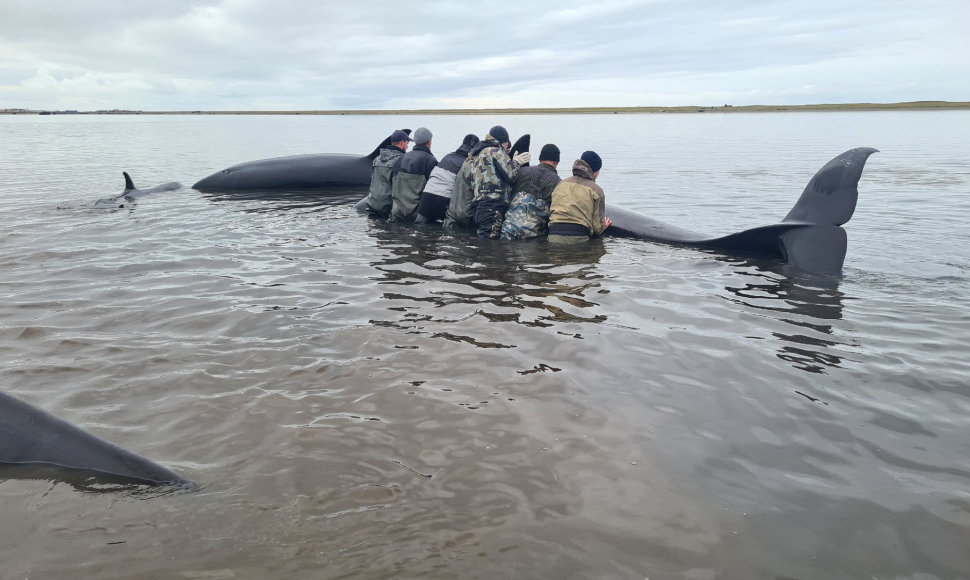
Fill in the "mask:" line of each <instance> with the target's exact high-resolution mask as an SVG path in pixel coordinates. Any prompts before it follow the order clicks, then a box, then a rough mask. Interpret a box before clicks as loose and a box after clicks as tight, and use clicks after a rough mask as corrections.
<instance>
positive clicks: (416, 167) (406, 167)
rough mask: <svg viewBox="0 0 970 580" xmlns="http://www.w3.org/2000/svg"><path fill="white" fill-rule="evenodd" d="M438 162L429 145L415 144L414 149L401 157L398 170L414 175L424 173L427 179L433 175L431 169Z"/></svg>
mask: <svg viewBox="0 0 970 580" xmlns="http://www.w3.org/2000/svg"><path fill="white" fill-rule="evenodd" d="M437 164H438V160H437V159H436V158H435V156H434V155H432V154H431V149H429V148H428V146H427V145H424V144H422V145H415V146H414V149H412V150H410V151H408V152H407V153H405V154H404V157H401V164H400V166H399V167H398V171H401V172H404V173H410V174H412V175H423V176H424V178H425V179H428V178H429V177H431V170H432V169H434V166H435V165H437Z"/></svg>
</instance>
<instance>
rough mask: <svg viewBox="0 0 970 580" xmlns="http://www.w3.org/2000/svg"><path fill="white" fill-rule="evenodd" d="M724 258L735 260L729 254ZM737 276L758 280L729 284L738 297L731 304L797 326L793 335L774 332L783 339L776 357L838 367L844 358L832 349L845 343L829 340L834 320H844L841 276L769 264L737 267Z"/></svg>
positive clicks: (799, 364)
mask: <svg viewBox="0 0 970 580" xmlns="http://www.w3.org/2000/svg"><path fill="white" fill-rule="evenodd" d="M723 260H725V261H735V262H736V260H732V259H730V258H724V259H723ZM739 274H741V275H744V276H746V277H749V278H754V280H752V281H750V282H747V283H745V284H744V285H743V286H727V287H726V288H725V290H727V291H728V292H729V293H730V294H732V295H734V296H735V297H736V298H735V299H734V300H733V302H735V303H736V304H739V305H744V306H747V307H750V308H753V309H756V310H763V311H768V312H771V313H772V314H773V315H774V316H775V317H776V318H777V319H778V320H780V321H782V322H785V323H786V324H789V325H791V326H793V327H795V331H794V332H791V333H784V332H773V333H772V334H773V336H774V337H775V338H777V339H778V340H780V341H782V343H783V344H782V345H781V346H780V348H779V350H778V355H777V356H778V358H780V359H781V360H784V361H787V362H789V363H791V364H792V366H794V367H795V368H797V369H799V370H803V371H806V372H809V373H818V374H825V373H826V369H831V368H840V365H841V363H842V357H841V356H839V355H837V354H834V351H837V349H838V347H839V346H842V345H841V344H840V343H839V342H837V341H835V340H832V339H831V336H832V334H833V326H832V324H831V322H830V321H836V320H840V319H841V318H842V308H843V305H842V299H843V297H844V294H843V293H842V292H841V291H840V290H839V283H840V281H839V278H837V277H834V276H810V275H806V274H801V273H798V272H791V271H788V270H787V269H785V268H783V267H777V266H772V265H770V264H767V265H766V264H761V265H758V267H756V268H754V269H751V268H749V269H739ZM786 343H787V344H786ZM799 394H802V393H799ZM804 396H806V397H808V398H810V399H811V397H809V396H808V395H804Z"/></svg>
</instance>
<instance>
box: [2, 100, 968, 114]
mask: <svg viewBox="0 0 970 580" xmlns="http://www.w3.org/2000/svg"><path fill="white" fill-rule="evenodd" d="M967 108H970V101H903V102H896V103H818V104H804V105H731V104H724V105H713V106H711V105H674V106H666V107H665V106H632V107H609V106H596V107H483V108H455V109H435V108H427V109H303V110H297V109H293V110H286V109H280V110H258V109H256V110H245V109H237V110H219V109H208V110H207V109H193V110H188V109H186V110H157V111H155V110H144V109H120V108H116V109H97V110H92V111H81V110H77V109H25V108H15V107H11V108H5V109H0V114H13V115H16V114H43V113H49V114H78V115H83V114H141V115H411V114H425V115H427V114H434V115H487V114H569V113H573V114H575V113H601V114H609V113H614V114H619V113H694V112H700V113H702V112H706V111H722V112H730V111H736V112H772V111H820V110H897V109H905V110H920V109H922V110H942V109H967Z"/></svg>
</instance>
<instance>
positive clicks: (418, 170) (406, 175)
mask: <svg viewBox="0 0 970 580" xmlns="http://www.w3.org/2000/svg"><path fill="white" fill-rule="evenodd" d="M431 138H432V135H431V131H429V130H428V129H426V128H425V127H420V128H418V130H417V131H415V132H414V148H413V149H411V150H410V151H408V152H407V153H405V154H404V156H403V157H401V163H400V165H399V166H398V170H397V173H395V174H394V179H393V180H391V215H390V216H388V218H387V219H388V221H392V222H405V223H413V222H414V219H415V216H416V214H417V209H418V200H419V199H420V198H421V192H422V191H423V190H424V184H425V183H427V182H428V178H430V177H431V171H432V170H433V169H434V168H435V166H436V165H438V160H437V159H436V158H435V156H434V155H433V154H432V153H431Z"/></svg>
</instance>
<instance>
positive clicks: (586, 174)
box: [549, 159, 606, 236]
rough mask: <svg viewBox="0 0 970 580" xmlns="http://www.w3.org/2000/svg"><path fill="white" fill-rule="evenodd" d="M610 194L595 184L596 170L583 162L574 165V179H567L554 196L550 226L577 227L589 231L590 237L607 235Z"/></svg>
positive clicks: (579, 161) (555, 191) (558, 187)
mask: <svg viewBox="0 0 970 580" xmlns="http://www.w3.org/2000/svg"><path fill="white" fill-rule="evenodd" d="M604 215H606V194H604V193H603V188H601V187H600V186H599V185H596V182H595V181H593V169H592V168H591V167H590V166H589V164H588V163H586V162H585V161H583V160H582V159H577V160H576V162H575V163H573V176H572V177H569V178H567V179H563V180H562V181H561V182H560V183H559V185H557V186H556V189H554V190H553V192H552V206H551V207H550V209H549V225H550V226H552V225H553V224H576V225H580V226H583V227H585V228H586V229H588V230H589V235H591V236H598V235H600V234H602V233H603V216H604Z"/></svg>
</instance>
